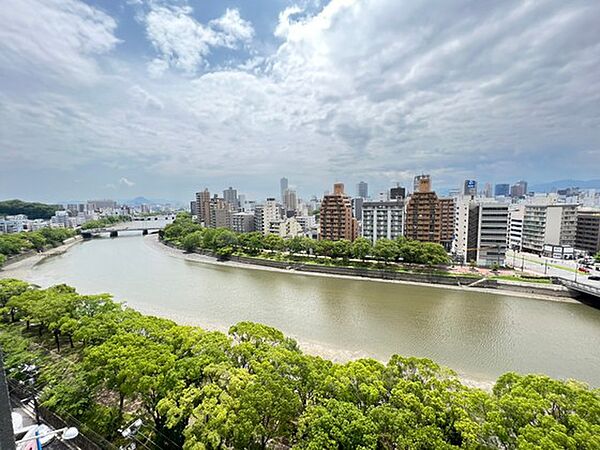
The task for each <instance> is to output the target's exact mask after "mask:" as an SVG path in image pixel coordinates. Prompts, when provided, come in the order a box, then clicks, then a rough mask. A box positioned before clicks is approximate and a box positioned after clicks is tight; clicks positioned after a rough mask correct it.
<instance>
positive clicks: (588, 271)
mask: <svg viewBox="0 0 600 450" xmlns="http://www.w3.org/2000/svg"><path fill="white" fill-rule="evenodd" d="M577 270H579V271H580V272H583V273H590V269H587V268H585V267H579V268H578V269H577Z"/></svg>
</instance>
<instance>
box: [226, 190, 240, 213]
mask: <svg viewBox="0 0 600 450" xmlns="http://www.w3.org/2000/svg"><path fill="white" fill-rule="evenodd" d="M223 199H224V200H225V201H226V202H227V203H229V204H230V205H231V206H233V208H236V209H237V208H238V207H239V204H238V195H237V189H233V188H232V187H231V186H229V189H225V190H224V191H223Z"/></svg>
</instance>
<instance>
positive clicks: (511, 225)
mask: <svg viewBox="0 0 600 450" xmlns="http://www.w3.org/2000/svg"><path fill="white" fill-rule="evenodd" d="M524 217H525V205H524V204H517V205H511V206H510V208H509V209H508V248H510V249H513V250H516V251H519V252H520V251H521V249H522V248H523V219H524Z"/></svg>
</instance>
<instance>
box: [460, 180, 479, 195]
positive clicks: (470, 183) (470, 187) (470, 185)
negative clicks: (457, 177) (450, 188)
mask: <svg viewBox="0 0 600 450" xmlns="http://www.w3.org/2000/svg"><path fill="white" fill-rule="evenodd" d="M462 195H465V196H469V195H472V196H476V195H477V181H475V180H465V182H464V183H463V188H462Z"/></svg>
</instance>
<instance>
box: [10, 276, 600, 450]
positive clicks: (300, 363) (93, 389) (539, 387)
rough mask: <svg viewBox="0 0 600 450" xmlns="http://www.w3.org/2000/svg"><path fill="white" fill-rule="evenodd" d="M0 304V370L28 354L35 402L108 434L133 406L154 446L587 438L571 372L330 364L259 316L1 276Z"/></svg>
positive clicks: (551, 444)
mask: <svg viewBox="0 0 600 450" xmlns="http://www.w3.org/2000/svg"><path fill="white" fill-rule="evenodd" d="M0 308H1V309H0V311H1V312H2V313H3V315H4V320H5V322H9V323H7V324H4V325H2V326H1V328H0V345H2V347H3V349H4V351H5V353H6V365H7V367H8V368H9V373H10V375H11V376H12V377H19V372H18V370H17V371H15V370H14V369H17V368H18V367H20V365H22V364H24V363H32V362H35V363H36V364H37V365H38V366H40V367H41V376H40V380H39V387H40V389H41V388H42V386H43V394H42V400H43V402H44V404H45V405H46V406H47V407H50V408H51V409H53V410H54V411H56V412H57V413H59V414H61V415H65V416H69V417H75V418H76V419H78V420H80V421H82V422H83V423H85V424H87V426H88V427H90V428H91V429H93V430H95V431H97V432H99V433H101V434H102V435H104V436H105V437H106V438H107V439H109V440H112V441H113V442H115V443H117V444H123V442H122V441H119V439H120V438H119V435H118V433H117V431H116V430H117V429H118V428H119V427H121V426H123V425H124V424H125V423H126V422H128V421H129V420H131V419H132V418H137V417H142V418H143V420H144V423H145V426H144V428H143V430H142V432H143V434H144V435H145V436H147V437H149V438H150V439H151V442H150V441H148V442H146V443H145V445H148V446H150V447H151V446H152V445H154V446H155V448H161V449H176V448H184V449H263V448H273V447H275V446H279V448H285V447H293V448H296V449H453V448H468V449H517V448H519V449H539V450H542V449H544V450H547V449H598V448H600V392H599V391H598V390H590V389H589V388H588V387H587V386H585V385H584V384H581V383H578V382H575V381H558V380H553V379H551V378H548V377H546V376H540V375H517V374H514V373H507V374H505V375H503V376H501V377H500V378H499V379H498V381H497V382H496V384H495V386H494V388H493V391H492V392H491V393H488V392H484V391H482V390H479V389H473V388H468V387H466V386H464V385H462V384H461V383H460V381H459V380H458V378H457V377H456V375H455V373H454V372H452V371H451V370H449V369H446V368H443V367H440V366H438V365H437V364H435V363H434V362H432V361H430V360H427V359H417V358H405V357H401V356H398V355H394V356H392V358H391V359H390V360H389V361H388V363H387V364H382V363H380V362H378V361H375V360H372V359H359V360H355V361H350V362H348V363H346V364H335V363H332V362H330V361H327V360H324V359H321V358H319V357H316V356H311V355H305V354H303V353H302V352H301V351H300V350H299V348H298V345H297V344H296V342H295V341H294V340H292V339H290V338H286V337H285V336H284V335H283V333H281V332H280V331H279V330H276V329H274V328H271V327H268V326H265V325H260V324H255V323H250V322H241V323H238V324H237V325H234V326H232V327H231V328H230V329H229V332H228V333H227V334H224V333H220V332H208V331H204V330H201V329H200V328H197V327H189V326H180V325H177V324H175V323H174V322H172V321H170V320H166V319H159V318H155V317H149V316H144V315H142V314H140V313H138V312H135V311H133V310H131V309H129V308H126V307H123V306H122V305H120V304H118V303H115V302H113V301H112V299H111V297H110V295H108V294H100V295H79V294H78V293H77V292H75V290H74V289H73V288H71V287H69V286H65V285H59V286H54V287H52V288H49V289H46V290H40V289H36V288H35V287H33V286H30V285H28V284H27V283H25V282H22V281H19V280H0ZM40 344H41V345H40ZM53 347H54V348H55V349H56V350H52V351H50V349H51V348H53ZM58 351H60V354H58V353H57V352H58Z"/></svg>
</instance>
